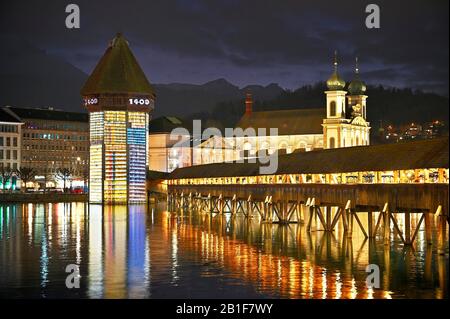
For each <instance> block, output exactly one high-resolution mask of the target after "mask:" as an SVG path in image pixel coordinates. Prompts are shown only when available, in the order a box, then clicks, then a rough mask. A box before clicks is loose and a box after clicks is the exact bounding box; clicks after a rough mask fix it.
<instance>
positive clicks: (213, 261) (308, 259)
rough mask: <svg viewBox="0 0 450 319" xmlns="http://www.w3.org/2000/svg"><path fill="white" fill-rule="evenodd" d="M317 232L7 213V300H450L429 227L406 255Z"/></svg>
mask: <svg viewBox="0 0 450 319" xmlns="http://www.w3.org/2000/svg"><path fill="white" fill-rule="evenodd" d="M434 222H435V223H436V225H435V226H436V227H435V228H434V232H435V231H436V228H437V226H438V223H437V220H435V221H434ZM363 223H364V221H363ZM402 223H403V221H402V219H401V218H400V217H399V226H400V227H403V226H402V225H403V224H402ZM413 223H417V220H415V219H414V218H413ZM317 225H319V223H318V222H314V223H313V230H314V231H313V232H307V231H306V230H305V227H303V226H302V225H297V224H291V225H285V226H281V225H280V226H279V225H271V224H266V223H261V221H260V220H258V218H253V219H250V220H247V219H244V218H242V217H239V216H238V217H236V216H231V215H229V214H225V215H223V216H221V215H214V216H211V215H209V214H200V213H194V212H177V213H171V212H168V211H166V210H165V208H164V206H158V207H157V208H155V207H147V206H128V207H127V206H101V205H85V204H83V203H58V204H23V205H0V296H2V297H9V298H20V297H33V298H34V297H37V298H39V297H52V298H80V297H81V298H166V297H177V298H186V297H192V298H196V297H204V298H205V297H206V298H208V297H211V298H214V297H224V298H229V297H237V298H241V297H249V298H257V297H282V298H317V299H355V298H369V299H373V298H374V299H376V298H403V297H410V298H411V297H412V298H447V297H448V291H447V288H446V287H447V284H448V276H447V272H448V248H446V249H447V254H446V255H439V254H438V253H437V245H436V243H435V242H434V243H433V246H432V248H430V247H427V245H426V242H425V235H424V231H422V230H421V231H419V233H418V237H417V242H416V243H415V244H414V246H413V247H411V248H405V247H404V246H403V244H401V242H400V241H399V240H398V239H396V238H395V237H392V238H391V243H390V244H389V245H385V244H383V241H382V238H375V239H371V240H366V239H365V237H364V236H363V234H362V233H361V232H358V231H355V232H354V234H353V237H352V238H348V237H347V236H346V235H345V234H344V232H343V229H341V228H340V226H339V224H338V225H337V228H336V231H335V232H333V233H331V234H330V233H326V232H323V231H321V230H320V229H319V228H318V227H317ZM433 238H437V235H436V233H434V236H433ZM370 263H374V264H377V265H379V266H380V269H381V271H382V273H381V288H380V289H371V288H367V287H366V284H365V279H366V275H367V274H366V272H365V268H366V266H367V265H368V264H370ZM68 264H78V265H80V271H81V275H82V278H81V288H80V289H72V290H71V289H67V288H66V287H65V278H66V276H67V274H66V273H65V267H66V266H67V265H68Z"/></svg>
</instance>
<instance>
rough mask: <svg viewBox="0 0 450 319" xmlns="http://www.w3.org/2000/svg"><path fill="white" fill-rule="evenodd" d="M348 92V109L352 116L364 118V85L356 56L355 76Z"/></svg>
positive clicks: (365, 116)
mask: <svg viewBox="0 0 450 319" xmlns="http://www.w3.org/2000/svg"><path fill="white" fill-rule="evenodd" d="M348 92H349V95H348V96H347V99H348V108H349V110H348V111H349V112H350V114H353V115H352V116H353V117H355V116H362V117H363V118H364V119H366V118H367V115H366V99H367V95H365V93H366V85H365V84H364V82H363V81H361V79H360V77H359V66H358V57H356V59H355V76H354V78H353V81H352V82H350V84H349V86H348Z"/></svg>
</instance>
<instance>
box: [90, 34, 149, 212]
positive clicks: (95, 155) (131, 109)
mask: <svg viewBox="0 0 450 319" xmlns="http://www.w3.org/2000/svg"><path fill="white" fill-rule="evenodd" d="M81 95H82V97H83V100H84V106H85V107H86V108H87V110H88V111H89V131H90V157H89V159H90V167H89V201H90V202H91V203H130V204H131V203H144V202H146V201H147V194H146V193H147V192H146V170H147V166H148V156H147V152H148V123H149V117H150V115H151V112H152V111H153V108H154V100H155V94H154V91H153V88H152V86H151V85H150V83H149V81H148V80H147V78H146V76H145V74H144V72H143V71H142V69H141V68H140V66H139V64H138V63H137V61H136V58H135V57H134V55H133V53H132V52H131V50H130V48H129V46H128V42H127V41H126V40H125V38H124V37H123V36H122V35H121V34H117V35H116V37H115V38H114V39H113V40H112V41H111V42H110V44H109V47H108V48H107V49H106V52H105V54H104V55H103V57H102V58H101V59H100V61H99V62H98V64H97V66H96V67H95V69H94V71H93V72H92V74H91V75H90V76H89V78H88V79H87V81H86V83H85V85H84V86H83V88H82V89H81Z"/></svg>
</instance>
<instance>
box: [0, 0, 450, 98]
mask: <svg viewBox="0 0 450 319" xmlns="http://www.w3.org/2000/svg"><path fill="white" fill-rule="evenodd" d="M72 2H74V1H70V2H69V1H61V0H58V1H56V0H54V1H37V0H34V1H33V0H32V1H9V2H8V3H7V4H5V3H2V7H1V10H0V30H1V31H0V32H1V33H3V34H14V35H17V36H21V37H24V38H26V39H27V40H28V41H30V42H32V43H33V44H34V45H36V46H38V47H39V48H41V49H45V50H49V51H51V52H53V53H55V54H57V55H59V56H61V57H63V58H66V59H67V60H69V61H70V62H71V63H73V64H75V65H76V66H77V67H80V68H81V69H83V70H84V71H85V72H89V70H90V69H91V68H92V67H93V66H94V65H95V61H96V60H97V59H98V57H99V56H100V55H101V54H102V53H103V51H104V48H105V47H106V44H107V42H108V41H109V39H111V37H112V36H113V35H114V34H115V33H116V32H117V31H121V32H123V33H124V34H125V35H126V37H127V38H128V39H129V41H130V43H131V45H132V47H133V50H134V51H135V53H136V55H137V56H138V58H139V60H140V62H141V63H142V64H143V66H144V68H145V71H146V73H148V74H150V75H151V77H153V78H154V79H155V80H156V81H160V82H164V81H166V82H167V81H173V80H174V79H176V78H177V77H178V78H179V81H178V82H180V81H188V82H193V83H198V82H201V81H204V80H208V79H207V77H208V76H216V75H219V77H226V78H228V79H230V80H231V81H232V82H235V83H241V82H242V81H244V79H245V80H251V79H256V80H257V81H259V82H260V84H267V83H270V82H278V81H279V80H282V81H285V83H283V84H284V85H285V86H288V87H293V86H295V85H297V84H298V83H308V82H314V81H317V80H320V79H322V80H323V79H324V78H323V76H326V74H328V73H329V70H330V69H331V68H330V64H331V63H330V59H331V56H332V52H333V50H334V49H335V48H337V49H338V50H339V52H340V60H341V61H342V63H341V68H342V69H343V73H344V74H348V75H349V76H351V74H349V72H350V71H351V69H352V65H353V59H354V56H355V55H358V56H360V57H361V71H362V73H363V75H365V76H367V79H368V81H379V82H380V83H384V81H386V82H388V83H390V84H392V85H400V86H401V85H406V86H408V85H426V87H427V90H438V91H440V92H442V93H445V94H448V54H449V50H448V1H447V0H432V1H421V0H412V1H407V0H402V1H388V0H383V1H382V0H377V1H376V3H377V4H378V5H379V6H380V8H381V29H379V30H374V29H370V30H369V29H367V28H366V27H365V25H364V21H365V18H366V13H365V5H366V3H365V2H363V1H354V0H341V1H317V0H316V1H310V0H306V1H297V0H283V1H279V0H269V1H256V0H248V1H234V0H233V1H229V0H223V1H211V0H152V1H145V0H140V1H138V0H130V1H111V0H110V1H106V0H96V1H87V0H80V1H76V3H77V4H78V5H79V6H80V9H81V29H79V30H67V29H66V28H65V26H64V20H65V17H66V13H65V12H64V8H65V6H66V5H67V4H68V3H72ZM344 69H345V71H344ZM297 70H302V72H296V71H297ZM280 72H281V73H282V74H287V73H290V74H291V75H285V76H283V77H281V78H280V79H277V78H276V77H277V74H280ZM269 74H270V75H271V76H274V77H275V78H268V77H267V76H268V75H269ZM278 76H279V75H278Z"/></svg>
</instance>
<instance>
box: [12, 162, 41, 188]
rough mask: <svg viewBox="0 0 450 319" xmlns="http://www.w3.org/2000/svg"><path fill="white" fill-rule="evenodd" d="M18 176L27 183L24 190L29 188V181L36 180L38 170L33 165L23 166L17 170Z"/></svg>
mask: <svg viewBox="0 0 450 319" xmlns="http://www.w3.org/2000/svg"><path fill="white" fill-rule="evenodd" d="M16 174H17V177H19V178H20V179H21V180H22V182H23V183H24V184H25V187H24V190H25V191H26V190H27V184H28V182H31V181H33V180H34V176H35V175H36V170H35V169H34V168H32V167H21V168H19V169H17V170H16Z"/></svg>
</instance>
